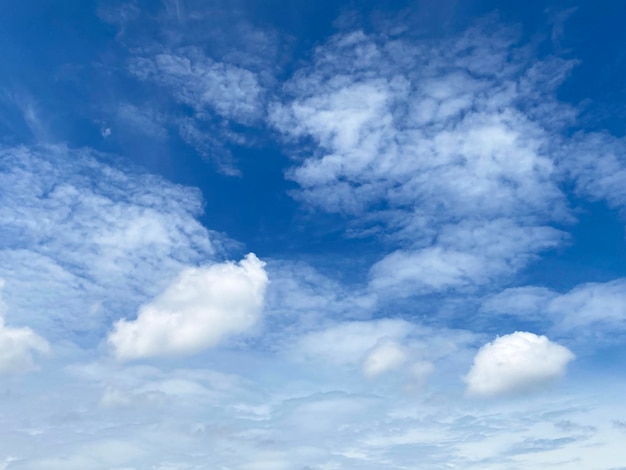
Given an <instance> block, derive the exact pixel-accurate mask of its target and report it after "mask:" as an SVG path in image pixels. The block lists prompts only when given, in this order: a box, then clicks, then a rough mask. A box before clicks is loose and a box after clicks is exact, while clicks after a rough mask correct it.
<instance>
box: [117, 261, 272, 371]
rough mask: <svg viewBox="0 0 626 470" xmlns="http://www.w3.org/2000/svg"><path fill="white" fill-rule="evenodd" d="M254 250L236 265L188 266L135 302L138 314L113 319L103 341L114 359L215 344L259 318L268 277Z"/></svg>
mask: <svg viewBox="0 0 626 470" xmlns="http://www.w3.org/2000/svg"><path fill="white" fill-rule="evenodd" d="M263 266H264V263H263V262H262V261H260V260H259V259H258V258H257V257H256V256H255V255H254V254H252V253H251V254H249V255H247V256H246V257H245V258H244V259H243V260H241V261H240V262H239V263H238V264H235V263H232V262H226V263H218V264H214V265H212V266H208V267H202V268H187V269H185V270H184V271H183V272H182V273H181V275H180V276H179V277H178V279H177V280H176V281H174V283H173V284H172V285H171V286H170V287H168V288H167V289H166V290H165V291H164V292H163V293H162V294H160V295H159V296H157V297H156V298H155V299H154V300H152V301H151V302H149V303H147V304H144V305H142V306H141V307H140V309H139V312H138V314H137V319H136V320H132V321H127V320H120V321H118V322H117V323H116V324H115V326H114V328H113V331H112V332H111V334H110V335H109V338H108V341H109V343H110V344H111V346H113V348H114V353H115V355H116V357H118V358H119V359H137V358H144V357H151V356H163V355H182V354H192V353H196V352H199V351H201V350H203V349H206V348H209V347H212V346H215V345H216V344H218V343H219V342H221V341H223V340H224V339H225V338H228V337H230V336H232V335H236V334H240V333H243V332H246V331H248V330H249V329H251V328H252V327H253V326H254V325H255V324H256V323H257V322H258V321H259V319H260V315H261V310H262V307H263V301H264V295H265V288H266V285H267V282H268V278H267V274H266V273H265V270H264V269H263Z"/></svg>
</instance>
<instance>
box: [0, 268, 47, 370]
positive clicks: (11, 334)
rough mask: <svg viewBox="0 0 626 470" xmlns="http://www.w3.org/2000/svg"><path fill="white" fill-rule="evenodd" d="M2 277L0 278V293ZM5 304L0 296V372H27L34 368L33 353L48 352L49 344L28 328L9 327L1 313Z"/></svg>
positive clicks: (2, 283) (2, 286)
mask: <svg viewBox="0 0 626 470" xmlns="http://www.w3.org/2000/svg"><path fill="white" fill-rule="evenodd" d="M3 288H4V279H0V293H1V292H2V289H3ZM5 308H6V307H5V305H4V302H3V301H2V297H0V374H8V373H19V372H27V371H29V370H31V369H33V368H34V360H33V355H34V354H36V353H38V354H48V353H49V352H50V345H49V344H48V342H47V341H46V340H45V339H43V338H42V337H41V336H39V335H37V334H36V333H34V332H33V330H31V329H30V328H10V327H8V326H6V325H5V324H4V319H3V318H2V315H3V314H4V311H5Z"/></svg>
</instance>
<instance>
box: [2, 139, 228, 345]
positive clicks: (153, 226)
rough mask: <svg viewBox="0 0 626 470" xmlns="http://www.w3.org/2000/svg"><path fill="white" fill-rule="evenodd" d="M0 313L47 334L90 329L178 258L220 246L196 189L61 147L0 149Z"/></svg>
mask: <svg viewBox="0 0 626 470" xmlns="http://www.w3.org/2000/svg"><path fill="white" fill-rule="evenodd" d="M0 185H1V186H2V188H3V191H2V192H1V193H0V277H3V278H4V279H5V280H6V284H7V291H6V300H7V302H8V303H9V304H10V305H11V310H10V312H9V317H8V318H7V320H8V321H9V323H10V322H12V321H13V318H19V319H20V322H21V323H22V324H26V325H29V326H32V327H34V328H36V329H37V330H38V331H41V332H42V334H45V336H46V337H47V338H48V339H50V340H51V341H53V340H54V338H55V337H63V339H69V337H68V335H69V336H72V335H74V334H76V336H75V337H73V340H77V341H84V340H86V339H87V338H91V339H94V337H98V336H99V335H100V334H101V333H102V332H103V331H102V330H103V329H104V328H108V327H109V326H110V323H111V321H112V320H114V319H117V318H120V317H121V316H123V315H130V314H132V313H133V312H134V311H135V309H136V308H137V307H138V306H139V305H140V304H141V303H143V302H145V301H146V300H147V299H148V298H150V297H153V296H154V295H156V294H157V293H158V292H159V291H161V290H162V289H163V288H164V287H165V285H166V284H167V283H169V282H171V280H172V279H173V278H174V277H175V276H176V275H177V274H178V273H179V272H180V271H181V270H182V269H183V268H184V267H186V266H189V265H197V264H206V263H207V262H210V261H211V260H212V259H214V258H215V257H216V256H217V255H218V253H221V252H222V248H221V244H222V242H223V241H224V240H225V237H223V236H222V235H219V234H216V233H212V232H210V231H209V230H207V229H206V228H204V227H203V226H202V225H201V224H200V223H199V222H198V220H197V219H196V217H197V216H198V215H200V214H201V213H202V210H203V201H202V197H201V194H200V192H199V191H198V190H197V189H193V188H188V187H184V186H179V185H175V184H172V183H170V182H167V181H165V180H164V179H162V178H160V177H157V176H153V175H149V174H145V173H141V172H139V171H137V170H134V169H131V168H128V167H124V165H123V164H121V163H120V162H119V161H116V160H115V159H114V158H113V157H110V156H107V155H102V154H96V153H94V152H90V151H88V150H70V149H67V148H65V147H62V146H57V147H51V146H49V147H39V148H26V147H17V148H1V149H0Z"/></svg>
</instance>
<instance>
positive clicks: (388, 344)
mask: <svg viewBox="0 0 626 470" xmlns="http://www.w3.org/2000/svg"><path fill="white" fill-rule="evenodd" d="M407 359H408V354H407V351H406V350H405V348H404V347H402V345H400V344H398V343H396V342H395V341H381V342H379V344H377V345H376V346H375V347H374V349H372V350H371V351H370V352H369V353H368V354H367V356H366V357H365V360H364V361H363V366H362V368H363V374H364V375H365V376H366V377H376V376H378V375H380V374H383V373H385V372H387V371H390V370H395V369H398V368H399V367H401V366H402V365H404V363H405V362H406V361H407Z"/></svg>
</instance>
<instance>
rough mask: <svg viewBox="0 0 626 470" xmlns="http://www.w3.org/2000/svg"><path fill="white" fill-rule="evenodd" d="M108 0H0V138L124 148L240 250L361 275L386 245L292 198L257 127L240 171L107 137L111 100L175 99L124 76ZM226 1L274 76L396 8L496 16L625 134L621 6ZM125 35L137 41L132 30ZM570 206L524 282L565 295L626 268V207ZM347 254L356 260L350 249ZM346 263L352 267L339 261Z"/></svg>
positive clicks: (591, 109) (564, 95)
mask: <svg viewBox="0 0 626 470" xmlns="http://www.w3.org/2000/svg"><path fill="white" fill-rule="evenodd" d="M107 3H108V4H109V5H110V3H109V2H105V3H98V2H94V1H85V0H66V1H63V2H56V1H51V0H33V1H28V2H4V3H3V4H2V5H1V6H0V53H1V54H2V57H3V60H2V61H0V91H1V93H0V139H2V141H4V142H10V143H20V142H24V143H33V142H42V141H43V142H66V143H67V144H68V145H70V146H72V147H80V146H88V147H92V148H95V149H98V150H102V151H105V152H112V153H116V154H119V155H121V156H123V157H124V158H127V159H129V160H130V161H131V162H133V163H136V164H139V165H141V166H143V167H145V168H147V169H148V170H149V171H151V172H155V173H159V174H162V175H163V176H165V177H166V178H168V179H170V180H173V181H175V182H179V183H183V184H189V185H194V186H198V187H199V188H201V190H202V192H203V194H204V197H205V200H206V214H205V216H204V217H203V222H204V223H205V224H206V225H207V226H208V227H210V228H211V229H214V230H218V231H223V232H225V233H227V234H228V235H229V236H231V237H232V238H234V239H236V240H238V241H241V242H242V243H243V244H245V245H246V246H245V250H253V251H255V252H257V253H258V254H259V255H260V256H266V257H285V256H288V257H291V258H294V257H296V258H303V259H307V260H309V261H313V262H314V263H315V264H317V265H318V266H319V267H327V268H329V269H332V270H333V271H334V272H336V273H343V275H344V276H347V277H349V278H350V277H353V276H356V278H357V279H358V278H362V276H363V275H364V274H365V272H366V270H367V268H368V267H369V266H370V265H371V264H372V262H373V261H374V260H376V259H377V258H379V257H380V256H381V255H380V249H379V247H380V245H379V243H380V242H379V240H377V239H376V238H375V237H370V238H364V239H347V238H346V237H345V236H344V235H343V233H344V228H345V222H344V221H343V220H342V219H341V218H340V217H338V216H333V215H325V214H320V213H315V214H310V213H308V212H306V210H304V209H303V208H302V207H301V205H299V204H298V203H297V202H294V201H293V200H292V198H291V197H290V196H289V194H288V192H289V190H290V189H293V188H294V185H293V184H292V183H290V182H289V181H287V180H286V179H285V178H284V171H285V169H286V168H287V167H288V166H289V164H290V162H289V159H288V158H287V157H286V155H285V152H284V149H282V148H281V145H280V144H279V143H278V142H277V141H276V140H275V139H274V138H273V136H272V135H271V133H269V131H268V130H267V129H265V128H263V125H261V127H260V128H258V129H256V130H253V129H249V130H247V131H246V132H250V133H252V132H256V133H258V134H259V136H261V138H260V139H259V142H260V143H258V144H256V145H254V146H251V147H246V146H241V147H240V146H236V145H232V144H228V145H227V146H228V148H229V150H230V151H231V152H232V153H233V155H234V157H235V160H236V165H237V167H238V168H239V169H240V170H241V174H242V176H241V177H231V176H226V175H223V174H221V173H219V172H217V171H216V168H215V165H214V164H213V163H212V162H210V161H207V160H206V159H204V158H202V157H201V156H199V155H198V154H197V153H196V152H195V151H194V150H193V149H192V148H190V147H189V146H187V145H184V143H183V142H181V140H180V138H178V137H177V136H176V133H175V132H169V135H168V137H167V138H166V139H162V140H158V139H156V140H155V139H154V138H153V137H151V136H146V135H142V134H141V133H137V132H133V131H132V130H127V131H125V130H123V129H121V130H116V132H115V134H114V135H113V136H112V138H109V139H104V138H103V137H102V135H101V131H102V127H103V125H106V123H105V124H103V123H102V122H103V121H104V120H105V117H106V115H107V107H111V106H114V104H115V103H116V102H121V101H127V102H131V103H133V104H135V105H137V106H141V105H142V103H148V102H152V103H158V107H160V109H164V110H166V109H167V108H168V106H173V104H172V103H171V102H168V100H167V99H166V98H165V97H163V96H160V95H159V94H155V91H154V88H152V87H150V86H147V85H145V84H143V83H140V82H138V81H137V80H135V79H134V78H133V77H131V76H130V75H129V74H128V73H127V71H126V64H127V62H126V61H127V59H128V49H127V48H126V47H125V46H124V45H122V44H120V42H119V41H118V40H117V39H116V34H117V32H118V29H117V27H116V26H114V25H110V24H106V23H105V22H103V21H102V20H101V18H99V16H98V14H97V12H98V9H99V8H100V7H102V6H104V5H106V4H107ZM213 4H215V5H216V6H219V3H218V2H213ZM138 5H139V7H140V8H141V9H142V11H143V15H144V17H146V16H145V13H146V11H148V15H147V17H148V18H149V17H150V15H153V16H154V17H156V16H157V15H158V11H159V10H160V9H161V8H162V5H161V3H160V2H145V1H144V2H139V3H138ZM229 5H230V4H229ZM232 5H234V6H233V9H237V10H239V11H240V12H241V14H242V15H243V16H244V17H245V18H246V19H247V20H248V21H250V22H251V23H252V24H253V25H255V26H256V27H258V28H260V29H262V30H271V31H274V32H276V34H277V35H278V37H279V41H280V42H281V47H282V48H283V49H284V50H283V52H282V55H281V66H280V69H279V71H278V78H279V82H280V79H283V78H287V77H288V76H289V74H290V73H291V71H292V70H294V69H295V68H297V67H298V64H300V63H302V62H303V61H304V60H306V59H307V57H309V56H310V54H311V51H312V49H313V48H314V47H315V46H316V45H318V44H321V43H322V42H324V41H325V40H326V38H328V36H330V35H332V34H333V33H334V32H336V31H337V30H339V29H342V28H348V29H349V28H351V27H352V26H353V25H356V26H358V27H364V28H365V29H366V30H367V29H369V30H373V31H375V30H377V29H379V28H380V27H381V25H382V24H383V23H384V22H386V21H387V22H388V21H390V20H389V19H390V18H393V17H394V16H395V15H401V16H402V17H403V18H404V20H403V21H404V22H405V23H408V24H409V25H413V27H414V28H415V31H416V32H419V34H420V35H424V36H434V37H437V36H439V35H442V36H443V35H449V34H451V33H454V32H456V31H460V30H463V29H465V28H466V27H467V26H468V25H470V24H472V22H474V21H476V19H478V18H481V17H483V16H484V15H487V14H493V13H494V12H495V13H496V14H497V15H498V16H499V17H500V18H501V20H502V21H503V22H506V23H510V24H517V25H520V26H521V28H522V31H523V37H524V41H531V42H535V43H537V44H539V45H540V47H539V50H540V51H541V52H542V53H544V54H558V55H561V56H564V57H568V58H572V57H575V58H577V59H578V60H580V64H579V65H578V67H576V68H575V70H574V71H573V73H572V75H571V76H570V77H569V78H568V79H567V80H566V82H565V83H564V84H563V85H562V86H561V88H560V89H559V92H558V95H559V98H560V99H561V100H563V101H566V102H570V103H572V104H575V105H576V106H578V107H580V108H581V109H582V113H581V119H580V125H581V126H583V127H584V128H585V129H586V130H598V129H606V130H609V131H610V132H611V133H613V134H614V135H617V136H621V135H623V134H624V130H625V124H624V122H625V118H626V111H624V109H626V106H624V105H625V100H626V85H624V80H623V77H624V76H626V52H625V50H624V48H623V45H624V44H626V30H625V29H624V28H623V23H622V19H623V14H621V13H623V8H624V4H623V2H621V1H617V0H616V1H599V2H598V1H579V2H574V1H571V2H545V1H538V0H537V1H525V2H505V1H494V0H470V1H454V0H443V1H436V2H435V1H426V2H423V1H417V2H408V1H402V2H383V1H358V2H356V1H340V2H336V1H320V2H307V1H301V0H287V1H282V0H281V1H279V0H264V1H248V2H239V3H237V4H236V5H235V4H232ZM218 10H219V8H217V9H216V11H218ZM216 14H217V13H216ZM338 19H339V20H338ZM559 25H561V26H559ZM155 28H156V25H155V23H150V22H145V23H144V24H143V25H141V26H140V28H139V29H138V30H137V31H136V32H135V33H133V34H136V35H138V36H142V35H145V36H146V37H147V36H151V35H154V34H157V31H156V29H155ZM125 40H126V41H129V42H130V43H131V45H132V41H133V36H129V37H127V38H126V39H125ZM25 109H30V111H31V112H32V113H33V121H31V122H28V121H27V120H25V119H24V113H25ZM166 127H167V126H166ZM266 131H267V132H266ZM572 131H575V129H573V130H572ZM572 205H573V206H574V208H575V209H576V210H577V211H578V219H579V222H578V223H577V224H575V225H573V226H570V227H567V230H568V231H569V232H570V233H571V234H572V242H571V243H570V244H569V245H568V246H567V247H565V248H561V249H560V250H558V251H557V252H553V253H548V254H546V255H545V256H543V257H542V259H541V260H540V261H538V262H537V263H535V264H533V265H531V266H530V267H529V268H528V269H526V271H525V272H523V273H522V275H521V276H520V278H518V281H525V282H527V283H529V284H540V285H548V286H551V287H554V288H555V289H557V290H566V289H569V288H571V287H573V286H574V285H576V284H577V283H580V282H589V281H607V280H610V279H612V278H615V277H619V276H624V275H626V249H625V248H624V229H623V223H622V222H621V221H620V215H619V214H618V213H617V212H616V211H613V210H610V209H608V208H607V207H606V206H605V204H604V203H594V204H590V203H586V202H582V201H577V200H575V199H572ZM348 251H349V252H350V253H351V256H350V260H349V261H347V260H344V257H343V256H342V254H343V253H345V252H348ZM355 264H356V266H355ZM346 265H350V266H351V269H350V270H348V271H346V270H345V269H343V268H345V266H346ZM359 273H360V275H359ZM522 283H523V282H522Z"/></svg>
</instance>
